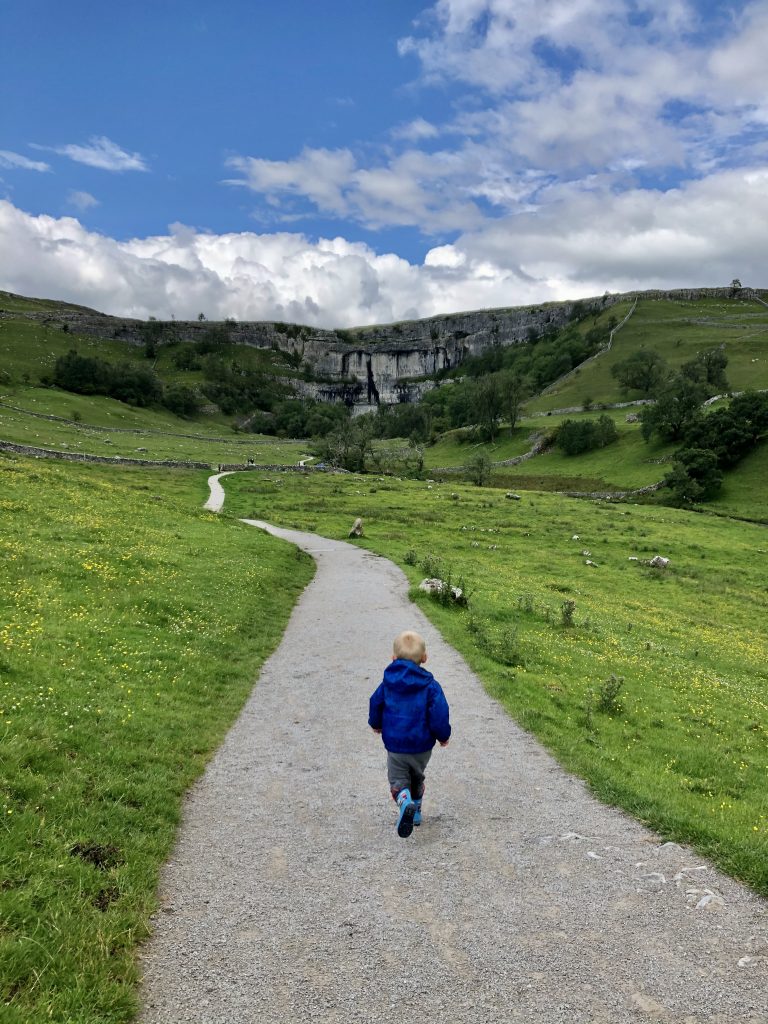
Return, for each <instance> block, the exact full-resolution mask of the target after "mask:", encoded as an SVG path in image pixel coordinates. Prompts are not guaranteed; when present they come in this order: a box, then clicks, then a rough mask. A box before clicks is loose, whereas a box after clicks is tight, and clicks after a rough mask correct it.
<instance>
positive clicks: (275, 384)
mask: <svg viewBox="0 0 768 1024" xmlns="http://www.w3.org/2000/svg"><path fill="white" fill-rule="evenodd" d="M203 376H204V378H205V380H204V383H203V385H202V386H203V390H204V391H205V394H206V395H207V396H208V397H209V398H210V400H211V401H212V402H215V403H216V404H217V405H218V406H219V408H220V409H221V411H222V412H223V413H225V414H226V415H227V416H233V415H235V414H236V413H248V412H252V411H253V410H254V409H261V410H266V411H271V410H272V408H273V406H274V405H275V404H276V403H277V402H279V401H281V400H282V399H283V398H285V396H286V388H285V385H284V384H282V382H281V381H279V380H275V379H274V378H272V377H270V376H268V375H267V374H265V373H264V372H263V371H262V370H258V369H252V368H251V367H246V366H242V365H241V364H240V363H239V362H238V361H237V360H236V359H226V358H224V357H223V356H220V355H216V354H209V355H207V356H206V358H205V360H204V361H203Z"/></svg>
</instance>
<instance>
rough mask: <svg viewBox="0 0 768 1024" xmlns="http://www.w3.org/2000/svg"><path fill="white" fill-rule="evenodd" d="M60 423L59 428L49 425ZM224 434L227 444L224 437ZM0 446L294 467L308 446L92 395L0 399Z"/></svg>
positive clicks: (30, 394)
mask: <svg viewBox="0 0 768 1024" xmlns="http://www.w3.org/2000/svg"><path fill="white" fill-rule="evenodd" d="M46 415H54V416H61V417H62V419H61V420H49V419H46V418H45V416H46ZM227 434H229V436H227ZM0 440H3V441H12V442H14V443H16V444H25V445H31V446H33V447H36V448H46V449H49V450H53V451H60V452H75V453H80V454H87V455H99V456H108V457H112V458H114V457H115V456H120V457H121V458H130V459H147V460H151V459H158V460H165V459H168V460H171V461H176V462H206V463H209V464H210V465H212V466H216V465H218V464H219V463H238V464H241V465H242V464H244V463H246V462H247V461H248V459H253V460H254V461H256V462H258V463H261V464H262V465H296V463H297V462H298V461H299V460H300V459H301V458H303V457H305V456H308V455H309V454H310V449H309V448H307V442H306V441H294V440H290V439H278V438H274V437H265V436H263V435H260V434H247V433H241V434H237V433H235V432H234V431H232V430H231V429H229V428H228V427H226V426H224V425H223V424H210V423H200V422H199V421H190V422H188V421H185V420H180V419H179V418H178V417H176V416H172V415H171V414H170V413H162V412H160V411H159V410H153V409H132V408H131V407H130V406H127V405H124V404H123V403H122V402H118V401H115V400H114V399H111V398H103V397H100V396H96V395H72V394H69V393H67V392H65V391H59V390H57V389H54V388H50V389H48V388H24V389H21V388H19V389H17V390H16V391H15V392H14V393H13V394H10V395H0Z"/></svg>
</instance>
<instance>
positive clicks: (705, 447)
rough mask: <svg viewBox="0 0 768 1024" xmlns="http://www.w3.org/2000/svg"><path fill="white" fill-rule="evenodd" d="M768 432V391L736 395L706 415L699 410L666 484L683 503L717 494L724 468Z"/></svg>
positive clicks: (691, 419)
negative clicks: (728, 402)
mask: <svg viewBox="0 0 768 1024" xmlns="http://www.w3.org/2000/svg"><path fill="white" fill-rule="evenodd" d="M767 433H768V394H764V393H758V392H755V391H751V392H749V391H748V392H745V393H744V394H742V395H737V396H736V397H735V398H734V399H733V400H732V401H731V403H730V405H729V406H728V407H727V408H724V409H718V410H716V411H715V412H712V413H709V415H705V414H704V413H703V412H702V411H701V409H700V408H699V409H697V410H696V412H695V413H694V414H692V415H691V416H690V417H689V418H688V419H687V420H686V423H685V426H684V429H683V432H682V434H681V437H680V440H681V441H682V447H681V448H680V449H679V450H678V451H677V452H676V453H675V463H674V465H673V467H672V470H671V472H670V473H668V474H667V476H666V477H665V483H666V484H667V486H668V487H669V488H670V489H671V491H672V495H673V497H674V498H675V500H676V501H677V502H679V503H680V504H692V503H693V502H696V501H706V500H707V499H708V498H712V497H714V496H715V495H716V494H717V492H718V491H719V490H720V487H721V486H722V482H723V470H726V469H730V468H732V467H733V466H735V465H736V464H737V463H738V462H739V461H740V460H741V459H743V458H744V456H745V455H747V454H748V453H749V452H750V451H752V449H753V448H754V447H755V446H756V445H757V444H758V443H759V442H760V441H761V439H762V438H764V437H765V435H766V434H767Z"/></svg>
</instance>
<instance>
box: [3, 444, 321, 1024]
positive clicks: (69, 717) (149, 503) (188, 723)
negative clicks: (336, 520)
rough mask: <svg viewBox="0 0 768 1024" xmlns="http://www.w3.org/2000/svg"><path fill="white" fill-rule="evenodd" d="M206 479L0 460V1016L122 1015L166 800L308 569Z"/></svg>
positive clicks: (166, 847)
mask: <svg viewBox="0 0 768 1024" xmlns="http://www.w3.org/2000/svg"><path fill="white" fill-rule="evenodd" d="M206 477H207V474H206V473H204V472H182V471H178V470H176V471H164V470H153V471H144V470H133V469H128V468H122V469H115V468H112V467H109V468H105V467H96V466H87V465H79V464H71V463H70V464H63V463H57V462H48V461H42V460H41V461H37V460H32V459H22V458H17V457H11V456H8V455H1V454H0V484H1V485H2V487H1V489H0V750H1V751H2V754H1V755H0V829H1V830H2V833H1V835H0V851H1V852H0V1007H2V1010H1V1011H0V1017H1V1018H2V1020H3V1022H4V1024H42V1022H43V1021H45V1022H56V1024H97V1022H98V1024H106V1022H118V1021H119V1022H124V1021H128V1020H131V1019H132V1018H133V1013H134V1010H135V1006H136V996H135V987H136V983H137V967H136V948H137V944H138V943H139V942H140V941H141V940H142V939H143V938H144V937H145V936H146V935H147V934H148V929H149V917H150V914H151V913H152V912H153V911H154V910H155V909H156V907H157V900H156V896H155V890H156V886H157V881H158V873H159V869H160V866H161V865H162V863H163V862H164V861H165V860H166V859H167V857H168V856H169V854H170V851H171V848H172V843H173V840H174V835H175V832H176V828H177V826H178V824H179V819H180V809H181V802H182V799H183V796H184V793H185V791H186V790H187V789H188V787H189V786H190V785H191V783H192V782H193V781H194V780H195V778H197V776H198V775H199V774H200V772H201V771H202V769H203V767H204V765H205V763H206V762H207V760H208V758H209V757H210V756H211V754H212V753H213V751H214V750H215V749H216V748H217V746H218V745H219V744H220V742H221V740H222V739H223V737H224V735H225V733H226V731H227V729H228V728H229V726H230V725H231V724H232V722H233V720H234V718H235V717H236V715H237V713H238V711H239V710H240V708H241V707H242V704H243V702H244V700H245V699H246V697H247V695H248V693H249V691H250V690H251V688H252V686H253V683H254V680H255V679H256V677H257V675H258V671H259V668H260V666H261V664H262V663H263V661H264V659H265V658H266V657H267V656H268V655H269V653H270V652H271V651H272V650H273V649H274V647H275V646H276V644H277V643H278V641H279V639H280V636H281V634H282V632H283V629H284V627H285V624H286V622H287V618H288V615H289V613H290V610H291V608H292V606H293V603H294V601H295V600H296V598H297V596H298V594H299V593H300V592H301V590H302V589H303V587H304V586H305V585H306V583H307V582H308V581H309V579H310V578H311V576H312V574H313V571H314V570H313V566H312V563H311V561H310V560H309V558H308V557H306V556H304V555H301V554H300V553H299V552H298V551H297V550H296V549H293V548H292V547H291V546H290V545H286V544H282V543H280V542H278V541H276V540H274V539H272V538H270V537H268V536H267V535H266V534H263V533H262V532H261V531H257V530H254V529H252V528H248V527H246V526H244V525H243V524H240V523H237V522H234V521H232V520H229V519H227V518H222V517H218V516H215V515H212V514H210V513H206V512H203V511H201V505H202V503H203V502H204V500H205V498H206V497H207V494H208V489H207V486H206Z"/></svg>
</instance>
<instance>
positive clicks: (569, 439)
mask: <svg viewBox="0 0 768 1024" xmlns="http://www.w3.org/2000/svg"><path fill="white" fill-rule="evenodd" d="M618 436H619V432H618V431H617V429H616V424H615V423H614V422H613V420H612V419H611V417H610V416H608V415H606V414H605V413H603V414H602V415H601V416H598V418H597V419H596V420H590V419H582V420H563V422H562V423H561V424H560V427H559V428H558V431H557V435H556V444H557V446H558V448H561V449H562V450H563V452H565V454H566V455H580V454H581V453H582V452H588V451H592V450H594V449H595V448H605V446H606V445H607V444H611V443H612V442H613V441H615V440H616V439H617V438H618Z"/></svg>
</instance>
